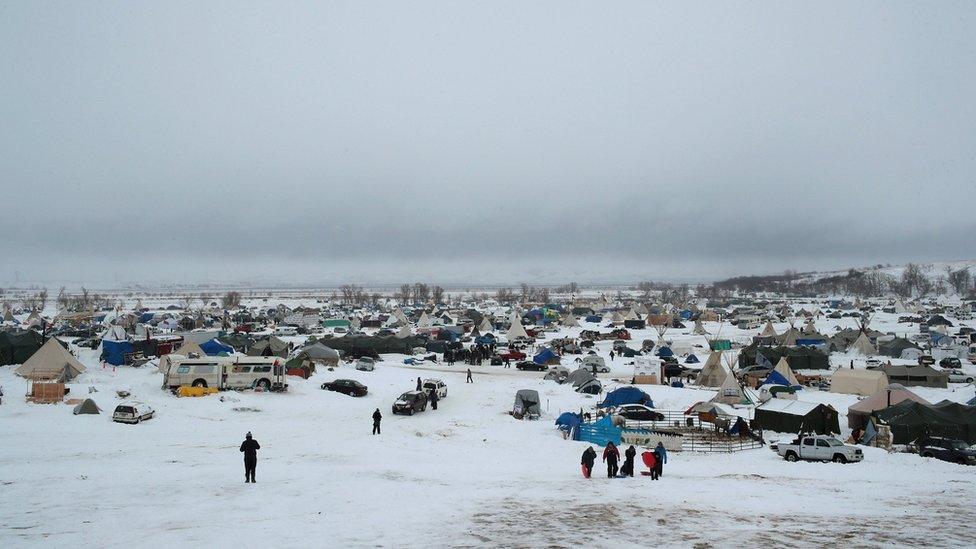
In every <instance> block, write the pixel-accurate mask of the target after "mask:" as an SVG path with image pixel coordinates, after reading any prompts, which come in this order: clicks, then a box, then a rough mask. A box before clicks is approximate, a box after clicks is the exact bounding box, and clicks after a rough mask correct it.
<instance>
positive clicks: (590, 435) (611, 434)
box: [578, 416, 623, 446]
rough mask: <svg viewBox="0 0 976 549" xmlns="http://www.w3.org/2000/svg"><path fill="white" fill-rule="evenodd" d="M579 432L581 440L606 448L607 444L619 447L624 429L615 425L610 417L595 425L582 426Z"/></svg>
mask: <svg viewBox="0 0 976 549" xmlns="http://www.w3.org/2000/svg"><path fill="white" fill-rule="evenodd" d="M578 432H579V440H583V441H586V442H589V443H592V444H599V445H600V446H604V445H606V443H607V442H612V443H614V444H617V445H619V444H620V435H622V434H623V429H621V428H620V427H617V426H616V425H614V424H613V422H612V421H611V420H610V416H604V417H603V418H602V419H600V420H599V421H596V422H594V423H584V424H581V425H580V426H579V430H578Z"/></svg>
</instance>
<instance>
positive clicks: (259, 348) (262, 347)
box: [247, 336, 291, 358]
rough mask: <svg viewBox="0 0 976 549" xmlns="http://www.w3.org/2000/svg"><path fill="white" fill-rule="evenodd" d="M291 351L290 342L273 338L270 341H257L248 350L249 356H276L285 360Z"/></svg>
mask: <svg viewBox="0 0 976 549" xmlns="http://www.w3.org/2000/svg"><path fill="white" fill-rule="evenodd" d="M290 350H291V345H290V344H288V342H286V341H283V340H281V339H278V338H277V337H275V336H271V337H269V338H268V339H262V340H259V341H255V342H254V344H253V345H251V347H250V348H248V350H247V356H276V357H280V358H285V357H287V356H288V352H289V351H290Z"/></svg>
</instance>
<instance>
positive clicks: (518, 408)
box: [512, 389, 542, 419]
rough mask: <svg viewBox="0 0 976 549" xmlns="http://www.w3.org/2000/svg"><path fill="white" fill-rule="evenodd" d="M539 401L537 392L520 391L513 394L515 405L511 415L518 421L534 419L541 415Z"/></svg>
mask: <svg viewBox="0 0 976 549" xmlns="http://www.w3.org/2000/svg"><path fill="white" fill-rule="evenodd" d="M541 401H542V399H540V398H539V391H535V390H533V389H520V390H519V391H517V392H516V393H515V404H514V405H513V406H512V415H513V416H515V417H516V418H518V419H523V418H529V419H536V418H538V417H539V416H540V415H542V408H541V407H540V406H539V405H540V403H541Z"/></svg>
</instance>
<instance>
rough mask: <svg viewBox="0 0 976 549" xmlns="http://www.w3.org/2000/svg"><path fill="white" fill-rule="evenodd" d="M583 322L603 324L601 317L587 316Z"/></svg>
mask: <svg viewBox="0 0 976 549" xmlns="http://www.w3.org/2000/svg"><path fill="white" fill-rule="evenodd" d="M583 320H585V321H587V322H603V317H602V316H600V315H589V316H587V317H586V318H584V319H583Z"/></svg>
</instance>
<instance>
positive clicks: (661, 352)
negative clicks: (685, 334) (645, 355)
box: [654, 347, 674, 358]
mask: <svg viewBox="0 0 976 549" xmlns="http://www.w3.org/2000/svg"><path fill="white" fill-rule="evenodd" d="M654 354H656V355H657V356H659V357H661V358H667V357H669V356H674V351H672V350H671V347H661V348H660V349H658V350H657V351H655V352H654Z"/></svg>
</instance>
